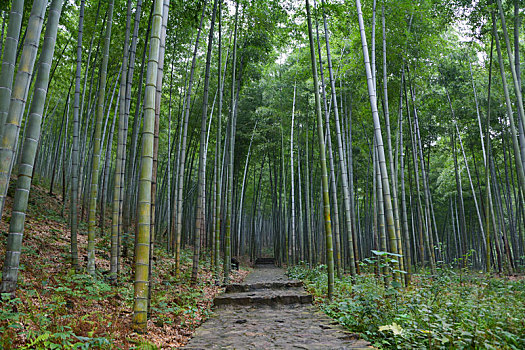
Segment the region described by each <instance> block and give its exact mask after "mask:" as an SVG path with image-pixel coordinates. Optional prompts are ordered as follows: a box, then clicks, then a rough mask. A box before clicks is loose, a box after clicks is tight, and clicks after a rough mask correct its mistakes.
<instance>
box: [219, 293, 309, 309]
mask: <svg viewBox="0 0 525 350" xmlns="http://www.w3.org/2000/svg"><path fill="white" fill-rule="evenodd" d="M311 303H312V296H311V295H310V294H307V293H306V292H305V291H304V290H303V289H302V288H289V289H285V290H271V289H262V290H258V291H253V292H248V293H246V292H244V293H226V294H221V295H219V296H217V297H216V298H215V300H214V305H215V306H216V307H220V306H228V305H231V306H258V305H261V306H262V305H290V304H311Z"/></svg>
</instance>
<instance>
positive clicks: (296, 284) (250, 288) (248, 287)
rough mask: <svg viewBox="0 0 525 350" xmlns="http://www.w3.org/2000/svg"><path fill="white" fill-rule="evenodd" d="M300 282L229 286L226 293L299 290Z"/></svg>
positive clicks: (271, 282)
mask: <svg viewBox="0 0 525 350" xmlns="http://www.w3.org/2000/svg"><path fill="white" fill-rule="evenodd" d="M302 286H303V282H302V281H270V282H257V283H242V284H229V285H227V286H226V293H242V292H252V291H257V290H260V289H271V290H280V289H288V288H300V287H302Z"/></svg>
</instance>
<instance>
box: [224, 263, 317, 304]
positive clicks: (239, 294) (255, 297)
mask: <svg viewBox="0 0 525 350" xmlns="http://www.w3.org/2000/svg"><path fill="white" fill-rule="evenodd" d="M255 265H256V271H255V272H254V273H252V274H251V275H250V276H248V278H246V280H245V282H244V283H241V284H231V285H228V286H227V287H226V292H225V293H224V294H221V295H219V296H217V297H216V298H215V300H214V305H215V307H224V306H258V305H261V306H262V305H264V306H279V305H292V304H311V303H312V296H311V295H310V294H308V293H306V292H305V291H304V289H303V283H302V282H301V281H294V280H289V279H288V277H286V276H285V275H284V272H283V271H282V270H281V269H278V268H276V267H275V261H274V259H273V258H259V259H257V261H256V263H255Z"/></svg>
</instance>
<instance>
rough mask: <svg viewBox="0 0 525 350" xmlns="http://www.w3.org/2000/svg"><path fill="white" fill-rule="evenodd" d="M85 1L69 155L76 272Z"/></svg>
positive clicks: (82, 11) (79, 31)
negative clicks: (71, 144)
mask: <svg viewBox="0 0 525 350" xmlns="http://www.w3.org/2000/svg"><path fill="white" fill-rule="evenodd" d="M85 3H86V1H85V0H82V1H81V2H80V13H79V20H78V40H77V62H76V76H75V98H74V102H73V150H72V153H71V201H70V214H69V215H70V219H71V265H72V267H73V269H75V270H78V268H79V266H78V242H77V231H78V175H79V142H78V139H79V136H80V135H79V124H80V79H81V74H82V35H83V32H84V8H85Z"/></svg>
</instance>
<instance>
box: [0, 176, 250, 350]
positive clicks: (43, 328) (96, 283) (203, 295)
mask: <svg viewBox="0 0 525 350" xmlns="http://www.w3.org/2000/svg"><path fill="white" fill-rule="evenodd" d="M8 199H9V202H8V205H7V212H8V215H9V212H10V209H11V205H10V198H8ZM44 203H46V204H45V205H43V204H44ZM60 211H61V198H60V197H54V196H49V195H48V194H47V193H46V191H44V190H43V189H42V188H40V187H38V186H35V187H33V190H32V191H31V199H30V207H29V215H28V218H27V223H26V232H25V237H24V249H23V254H22V261H21V276H20V279H19V284H18V291H17V294H16V298H8V297H6V298H4V299H3V301H2V302H1V305H0V349H157V348H169V347H178V346H180V345H182V344H185V343H186V342H187V341H188V340H189V339H190V336H191V334H192V333H193V331H194V330H195V329H196V328H197V327H198V326H199V325H200V324H201V323H202V322H203V321H204V320H206V319H207V318H208V317H209V316H210V314H211V312H212V311H211V305H212V301H213V298H214V296H215V295H216V294H217V293H219V292H221V288H220V287H218V286H216V285H215V283H214V281H213V278H212V274H211V271H210V261H209V260H208V259H205V260H203V261H202V266H203V268H202V270H201V271H200V275H199V282H198V283H197V284H195V285H192V284H191V283H190V278H191V276H190V274H191V257H192V255H193V253H192V251H191V250H189V249H188V250H183V253H182V257H181V259H182V264H181V266H182V275H181V278H180V279H179V280H177V279H175V277H173V276H174V274H173V271H174V265H175V263H174V259H173V258H172V257H171V255H168V254H166V252H165V250H163V249H157V250H155V256H156V263H155V266H154V271H153V286H152V287H153V293H152V300H151V318H150V320H149V323H148V328H149V330H150V331H149V333H148V334H147V335H146V336H142V335H139V334H137V333H134V332H133V331H132V330H131V312H132V306H133V280H132V276H133V274H132V273H131V258H129V259H123V264H122V274H121V277H120V279H119V284H118V286H114V285H112V284H110V283H109V281H108V280H107V274H106V272H107V269H108V268H109V261H108V260H107V259H108V257H109V252H108V248H109V247H108V245H107V244H103V242H104V241H107V239H108V237H107V232H106V234H104V235H102V236H101V237H99V239H98V243H100V244H97V255H98V256H97V267H98V270H99V271H101V272H97V274H96V275H95V276H91V275H88V274H85V272H84V273H80V274H74V273H73V270H71V268H70V264H69V263H68V259H69V254H68V251H69V235H70V232H69V227H68V224H67V222H66V220H65V219H64V218H63V217H62V216H61V215H60ZM0 229H1V230H2V231H1V232H2V235H5V231H6V224H5V222H2V226H0ZM85 240H86V236H85V230H81V235H80V236H79V241H80V243H81V244H80V245H79V246H80V247H81V250H82V253H83V252H84V248H83V247H85V244H82V243H84V242H85ZM3 254H4V251H3V247H2V248H0V255H3ZM205 256H206V257H207V256H209V254H205ZM246 274H247V271H246V270H243V269H241V271H240V272H233V275H232V279H233V281H240V280H241V279H242V278H244V276H246Z"/></svg>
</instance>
